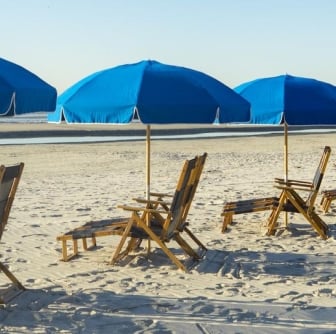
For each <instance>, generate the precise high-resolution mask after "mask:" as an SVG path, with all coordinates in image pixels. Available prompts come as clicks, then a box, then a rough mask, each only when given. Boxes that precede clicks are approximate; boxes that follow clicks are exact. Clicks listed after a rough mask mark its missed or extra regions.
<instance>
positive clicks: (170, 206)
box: [111, 153, 207, 271]
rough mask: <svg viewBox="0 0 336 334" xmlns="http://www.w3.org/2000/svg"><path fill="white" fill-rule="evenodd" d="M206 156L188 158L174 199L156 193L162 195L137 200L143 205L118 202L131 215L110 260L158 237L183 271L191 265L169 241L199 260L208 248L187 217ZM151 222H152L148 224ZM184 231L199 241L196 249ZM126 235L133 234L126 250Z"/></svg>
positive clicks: (161, 244) (159, 242) (159, 244)
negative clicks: (152, 198)
mask: <svg viewBox="0 0 336 334" xmlns="http://www.w3.org/2000/svg"><path fill="white" fill-rule="evenodd" d="M206 157H207V154H206V153H204V154H203V155H202V156H196V157H195V158H194V159H192V160H186V161H185V163H184V166H183V168H182V172H181V175H180V178H179V181H178V183H177V187H176V191H175V195H174V196H173V198H172V201H170V202H166V201H162V198H161V197H162V194H156V195H157V196H158V197H159V199H156V200H144V199H143V200H140V199H137V201H138V203H143V204H146V205H145V206H144V207H138V206H127V205H121V206H119V208H122V209H123V210H126V211H130V212H131V218H130V219H129V221H128V224H127V226H126V227H125V230H124V233H123V235H122V237H121V240H120V242H119V244H118V246H117V248H116V250H115V252H114V254H113V256H112V258H111V264H116V263H117V262H118V261H120V260H121V259H122V258H124V257H125V256H127V255H128V254H129V253H130V252H131V251H132V250H133V249H134V246H135V245H137V244H138V241H139V239H140V240H143V239H148V240H153V241H155V242H156V244H157V245H158V246H159V247H160V248H161V249H162V250H163V252H164V253H165V254H166V255H167V256H168V258H169V259H170V260H171V261H172V262H173V263H174V264H175V265H176V266H177V267H178V268H179V269H182V270H183V271H188V270H189V268H190V266H187V265H186V264H185V263H182V262H181V261H180V260H179V259H178V258H177V256H176V255H175V254H174V253H173V252H172V251H171V250H170V249H169V248H168V247H167V243H168V242H170V241H171V240H175V241H176V242H177V244H179V246H180V247H181V249H182V250H183V251H184V252H185V254H187V255H189V257H190V258H191V259H192V260H193V262H196V261H199V260H200V259H201V258H202V257H203V256H204V254H205V252H206V251H207V248H206V247H205V246H204V245H203V244H202V243H201V241H200V240H199V239H198V238H197V237H196V236H195V235H194V234H193V233H192V232H191V230H190V229H189V228H188V227H187V226H188V225H189V223H188V222H187V221H186V219H187V215H188V212H189V209H190V206H191V203H192V200H193V197H194V195H195V192H196V188H197V186H198V182H199V179H200V175H201V173H202V170H203V167H204V163H205V159H206ZM148 222H150V224H149V225H148ZM182 232H186V233H187V235H188V236H189V237H190V238H191V240H193V241H194V242H195V243H196V245H197V247H198V250H197V251H195V250H194V249H193V248H192V247H191V246H190V244H189V243H188V242H187V241H186V240H185V239H184V238H183V237H182V235H181V234H182ZM127 238H130V241H129V243H128V245H127V246H126V247H125V249H124V250H123V248H124V245H125V242H126V239H127Z"/></svg>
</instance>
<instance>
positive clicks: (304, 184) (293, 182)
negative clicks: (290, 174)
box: [274, 178, 313, 190]
mask: <svg viewBox="0 0 336 334" xmlns="http://www.w3.org/2000/svg"><path fill="white" fill-rule="evenodd" d="M274 182H275V183H278V184H279V185H282V186H289V187H292V186H298V187H305V188H309V190H310V189H312V188H313V184H312V182H308V181H300V180H287V181H285V180H284V179H279V178H275V179H274Z"/></svg>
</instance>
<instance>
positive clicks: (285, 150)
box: [284, 120, 288, 228]
mask: <svg viewBox="0 0 336 334" xmlns="http://www.w3.org/2000/svg"><path fill="white" fill-rule="evenodd" d="M284 135H285V143H284V181H285V182H286V183H287V181H288V124H287V122H286V120H285V121H284ZM285 204H286V203H285ZM287 226H288V212H287V211H285V227H286V228H287Z"/></svg>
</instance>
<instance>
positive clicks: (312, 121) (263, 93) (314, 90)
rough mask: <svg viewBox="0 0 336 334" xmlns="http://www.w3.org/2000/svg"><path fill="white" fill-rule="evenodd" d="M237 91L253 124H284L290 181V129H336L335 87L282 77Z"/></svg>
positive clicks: (250, 83) (244, 84) (254, 82)
mask: <svg viewBox="0 0 336 334" xmlns="http://www.w3.org/2000/svg"><path fill="white" fill-rule="evenodd" d="M234 90H235V91H236V92H237V93H239V94H240V95H241V96H242V97H244V98H245V99H246V100H247V101H249V102H250V104H251V120H250V123H252V124H284V132H285V136H284V137H285V144H284V155H285V159H284V169H285V179H288V125H335V124H336V86H333V85H331V84H329V83H327V82H323V81H319V80H316V79H311V78H303V77H296V76H291V75H288V74H286V75H280V76H276V77H269V78H260V79H256V80H252V81H249V82H246V83H243V84H241V85H239V86H237V87H236V88H234Z"/></svg>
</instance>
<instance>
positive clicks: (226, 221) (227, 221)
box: [222, 213, 233, 233]
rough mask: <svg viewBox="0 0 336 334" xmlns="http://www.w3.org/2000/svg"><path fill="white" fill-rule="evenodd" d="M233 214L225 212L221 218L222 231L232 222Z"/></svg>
mask: <svg viewBox="0 0 336 334" xmlns="http://www.w3.org/2000/svg"><path fill="white" fill-rule="evenodd" d="M232 219H233V214H232V213H225V214H224V218H223V225H222V233H224V232H225V231H226V230H227V226H228V225H229V224H231V223H232Z"/></svg>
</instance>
